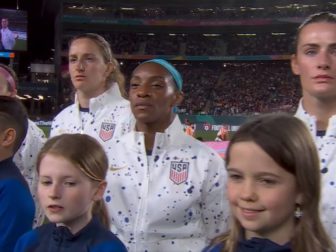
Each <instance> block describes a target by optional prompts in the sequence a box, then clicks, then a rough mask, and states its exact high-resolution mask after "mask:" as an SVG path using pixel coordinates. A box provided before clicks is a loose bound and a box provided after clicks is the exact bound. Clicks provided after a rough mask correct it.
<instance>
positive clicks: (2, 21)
mask: <svg viewBox="0 0 336 252" xmlns="http://www.w3.org/2000/svg"><path fill="white" fill-rule="evenodd" d="M1 26H2V28H4V29H5V28H7V27H8V20H7V19H5V18H3V19H1Z"/></svg>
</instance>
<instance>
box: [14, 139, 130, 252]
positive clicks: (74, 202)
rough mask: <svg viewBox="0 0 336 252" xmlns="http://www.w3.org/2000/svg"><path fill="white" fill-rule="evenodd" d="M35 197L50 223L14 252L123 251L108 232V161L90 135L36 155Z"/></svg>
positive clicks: (53, 141) (56, 141)
mask: <svg viewBox="0 0 336 252" xmlns="http://www.w3.org/2000/svg"><path fill="white" fill-rule="evenodd" d="M37 167H38V168H37V172H38V175H39V184H38V191H37V192H38V197H39V201H40V204H41V206H42V207H43V209H44V211H45V214H46V216H47V217H48V219H49V221H50V222H51V223H49V224H45V225H42V226H41V227H39V228H37V229H35V230H33V231H31V232H28V233H26V234H25V235H23V236H22V237H21V238H20V239H19V240H18V242H17V244H16V248H15V251H16V252H19V251H36V252H37V251H41V252H42V251H43V252H45V251H48V252H52V251H64V252H66V251H69V252H70V251H71V252H72V251H78V252H79V251H95V252H98V251H99V252H105V251H106V252H112V251H115V252H120V251H126V249H125V247H124V245H123V244H122V242H121V241H120V240H119V239H118V238H117V237H116V236H115V235H113V234H112V233H111V232H110V231H108V229H109V218H108V216H107V211H106V207H105V203H104V201H103V194H104V191H105V188H106V181H105V175H106V172H107V167H108V161H107V157H106V154H105V152H104V150H103V149H102V147H101V146H100V144H99V143H98V142H97V141H96V140H95V139H93V138H92V137H90V136H87V135H80V134H74V135H70V134H64V135H60V136H57V137H54V138H52V139H50V140H48V141H47V143H46V144H45V146H44V147H43V148H42V150H41V152H40V153H39V156H38V161H37Z"/></svg>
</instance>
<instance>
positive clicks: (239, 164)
mask: <svg viewBox="0 0 336 252" xmlns="http://www.w3.org/2000/svg"><path fill="white" fill-rule="evenodd" d="M226 161H227V170H228V174H229V175H228V177H229V178H228V183H227V190H228V198H229V201H230V205H231V208H232V212H233V217H234V218H233V219H234V220H233V223H234V224H233V229H232V232H231V235H232V236H235V237H232V236H231V238H232V239H231V240H232V241H234V240H236V239H237V237H238V235H239V234H240V232H241V230H242V229H243V230H244V231H245V232H244V234H245V237H246V238H247V239H249V238H251V237H263V238H268V239H270V240H273V241H274V242H276V243H279V244H283V243H286V242H288V241H290V240H291V241H292V243H294V244H295V243H296V242H297V239H295V237H307V236H305V235H306V234H307V233H309V232H311V228H312V226H314V227H320V226H321V224H320V220H319V199H320V170H319V159H318V154H317V151H316V148H315V145H314V142H313V140H312V138H311V136H310V133H309V131H308V129H307V128H306V126H305V125H304V124H303V123H302V122H301V121H300V120H299V119H297V118H295V117H292V116H291V115H287V114H272V115H264V116H260V117H257V118H255V119H253V120H251V121H249V122H247V123H246V124H244V125H243V126H241V128H240V129H239V130H238V131H237V133H236V134H235V135H234V136H233V138H232V139H231V142H230V145H229V147H228V150H227V158H226ZM299 214H302V215H301V216H299ZM319 231H320V230H319ZM319 231H318V232H319ZM308 237H309V236H308ZM314 242H315V241H314ZM294 251H296V250H294ZM300 251H301V250H300ZM302 251H303V250H302ZM305 251H306V250H305Z"/></svg>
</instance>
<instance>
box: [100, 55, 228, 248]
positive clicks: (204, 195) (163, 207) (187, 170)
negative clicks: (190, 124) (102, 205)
mask: <svg viewBox="0 0 336 252" xmlns="http://www.w3.org/2000/svg"><path fill="white" fill-rule="evenodd" d="M128 96H129V100H130V103H131V108H132V112H133V114H134V116H135V118H136V120H135V122H134V128H133V129H132V131H131V132H129V133H128V134H126V135H123V136H121V137H120V138H119V139H117V140H115V144H114V145H113V146H112V148H113V152H111V153H110V155H111V163H112V168H111V169H110V170H109V171H108V175H107V181H108V188H107V192H106V202H107V204H108V209H109V213H110V216H111V220H112V225H111V228H112V232H114V233H116V234H117V235H118V237H119V238H120V239H121V240H122V241H123V242H124V243H125V244H126V246H127V247H128V249H129V251H130V252H135V251H160V252H171V251H200V250H201V249H202V247H203V246H205V245H206V244H207V243H208V242H209V239H211V238H213V237H214V236H216V235H217V234H219V233H221V232H222V231H224V230H225V228H226V217H227V216H228V211H229V210H228V209H227V203H226V199H225V187H224V183H225V170H224V163H223V160H222V159H221V158H220V156H219V155H218V154H217V153H215V152H214V151H213V150H211V149H210V148H208V147H207V146H206V145H204V144H203V143H201V142H200V141H198V140H196V139H195V138H193V137H190V136H188V135H186V134H185V133H184V132H183V131H182V126H181V124H180V121H179V119H178V117H177V116H176V115H175V113H174V112H173V108H174V107H175V106H176V105H178V104H179V103H180V102H181V100H182V98H183V94H182V77H181V75H180V73H179V72H178V71H177V70H176V69H175V67H174V66H173V65H171V64H170V63H168V62H167V61H165V60H161V59H154V60H149V61H146V62H143V63H142V64H140V65H139V66H137V67H136V68H135V69H134V71H133V72H132V74H131V79H130V83H129V90H128Z"/></svg>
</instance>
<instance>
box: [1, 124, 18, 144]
mask: <svg viewBox="0 0 336 252" xmlns="http://www.w3.org/2000/svg"><path fill="white" fill-rule="evenodd" d="M0 137H1V139H0V144H1V146H3V147H6V148H8V147H11V146H12V145H13V143H14V142H15V139H16V131H15V129H13V128H8V129H6V130H4V131H3V133H2V134H0Z"/></svg>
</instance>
